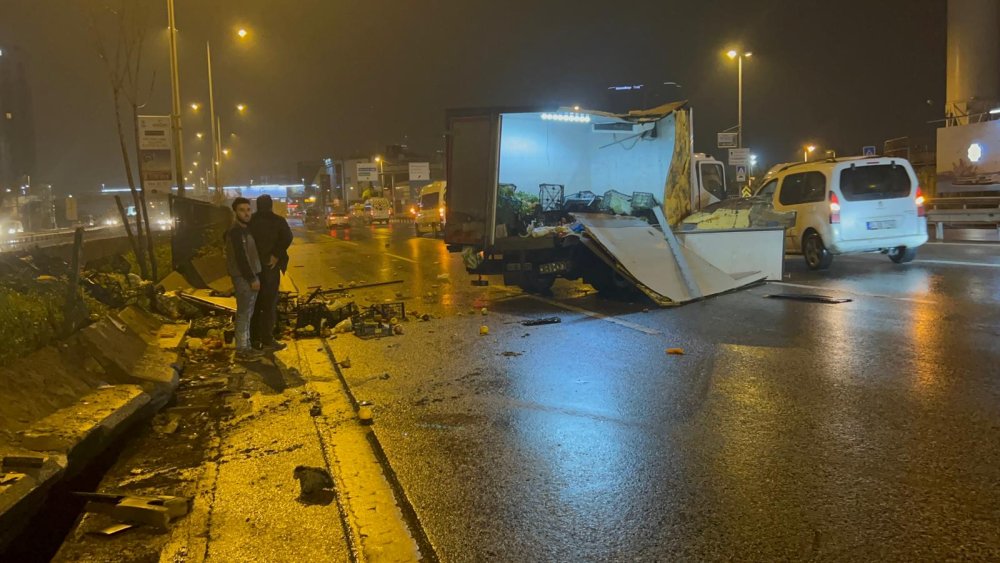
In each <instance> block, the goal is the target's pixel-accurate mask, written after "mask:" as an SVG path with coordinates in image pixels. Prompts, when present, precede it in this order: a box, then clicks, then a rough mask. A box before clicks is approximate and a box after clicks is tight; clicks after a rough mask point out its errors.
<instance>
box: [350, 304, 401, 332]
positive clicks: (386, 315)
mask: <svg viewBox="0 0 1000 563" xmlns="http://www.w3.org/2000/svg"><path fill="white" fill-rule="evenodd" d="M405 316H406V305H405V304H404V303H402V302H395V303H377V304H375V305H372V306H370V307H368V308H366V309H363V310H361V311H359V312H358V313H357V314H356V315H354V316H352V317H351V324H352V325H353V326H354V335H355V336H358V337H360V338H382V337H383V336H392V335H393V332H392V324H391V321H392V320H393V319H395V320H396V321H397V322H399V321H401V320H403V318H404V317H405Z"/></svg>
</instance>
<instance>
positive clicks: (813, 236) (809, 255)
mask: <svg viewBox="0 0 1000 563" xmlns="http://www.w3.org/2000/svg"><path fill="white" fill-rule="evenodd" d="M802 256H803V257H805V259H806V266H808V267H809V269H810V270H825V269H827V268H829V267H830V264H832V263H833V254H831V253H830V251H829V249H827V248H826V245H825V244H823V239H822V238H821V237H820V236H819V233H817V232H816V231H809V232H807V233H806V236H804V237H802Z"/></svg>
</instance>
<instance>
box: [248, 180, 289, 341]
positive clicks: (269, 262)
mask: <svg viewBox="0 0 1000 563" xmlns="http://www.w3.org/2000/svg"><path fill="white" fill-rule="evenodd" d="M250 232H251V233H253V238H254V241H255V242H256V243H257V252H258V253H259V254H260V260H261V262H262V263H263V264H262V265H263V268H262V271H261V273H260V292H259V293H258V295H257V302H256V304H255V306H254V312H253V320H252V321H251V325H250V326H251V334H250V339H251V340H252V341H253V343H254V346H255V347H256V348H260V349H264V350H268V351H275V350H281V349H283V348H285V344H284V343H282V342H279V341H276V340H275V339H274V323H275V322H276V320H277V315H278V285H279V283H280V282H281V273H282V272H284V271H286V270H288V247H289V246H291V244H292V229H291V228H289V226H288V221H286V220H285V218H284V217H281V216H280V215H276V214H275V213H274V202H272V201H271V196H269V195H267V194H264V195H262V196H260V197H258V198H257V211H256V212H255V213H254V214H253V217H252V218H251V219H250Z"/></svg>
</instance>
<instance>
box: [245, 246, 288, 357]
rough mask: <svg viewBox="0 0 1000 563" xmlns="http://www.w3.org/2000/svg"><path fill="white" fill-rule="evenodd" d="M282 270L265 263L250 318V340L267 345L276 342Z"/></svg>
mask: <svg viewBox="0 0 1000 563" xmlns="http://www.w3.org/2000/svg"><path fill="white" fill-rule="evenodd" d="M280 284H281V270H280V269H278V267H277V266H275V267H274V268H271V267H269V266H267V265H266V264H265V265H264V271H263V272H261V273H260V291H259V292H257V302H256V304H255V305H254V310H253V318H252V319H251V320H250V341H251V342H253V343H254V344H263V345H264V346H267V345H269V344H274V323H275V322H276V321H277V317H278V286H279V285H280Z"/></svg>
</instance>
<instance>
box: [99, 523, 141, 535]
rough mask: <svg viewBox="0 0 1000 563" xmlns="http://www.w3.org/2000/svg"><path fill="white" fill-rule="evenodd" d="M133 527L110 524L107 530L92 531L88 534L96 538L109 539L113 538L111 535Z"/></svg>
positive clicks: (132, 525)
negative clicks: (103, 537)
mask: <svg viewBox="0 0 1000 563" xmlns="http://www.w3.org/2000/svg"><path fill="white" fill-rule="evenodd" d="M134 527H135V525H134V524H112V525H111V526H108V527H107V528H101V529H100V530H94V531H92V532H90V533H91V534H94V535H96V536H105V537H109V536H113V535H115V534H117V533H120V532H124V531H125V530H130V529H132V528H134Z"/></svg>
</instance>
